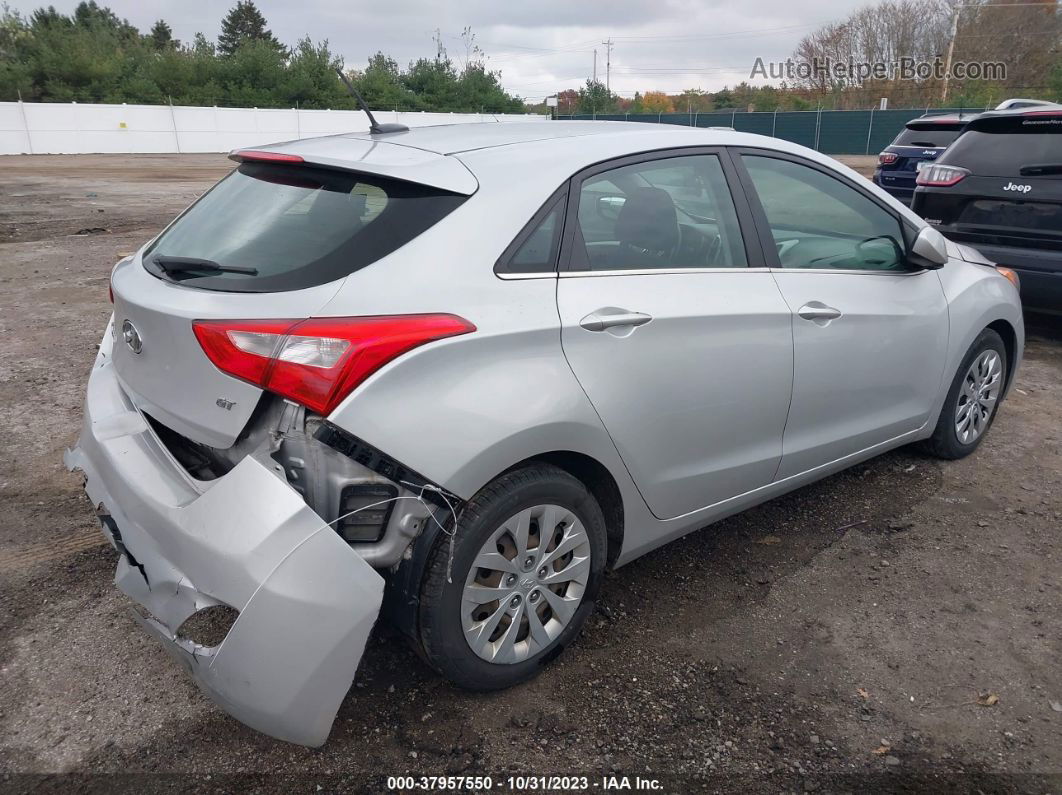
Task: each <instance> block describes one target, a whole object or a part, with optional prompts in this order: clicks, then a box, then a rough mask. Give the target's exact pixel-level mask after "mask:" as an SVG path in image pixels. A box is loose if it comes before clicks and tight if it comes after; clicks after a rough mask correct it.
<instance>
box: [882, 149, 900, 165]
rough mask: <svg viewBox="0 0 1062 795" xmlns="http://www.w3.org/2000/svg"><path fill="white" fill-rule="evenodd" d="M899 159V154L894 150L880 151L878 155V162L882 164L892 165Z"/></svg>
mask: <svg viewBox="0 0 1062 795" xmlns="http://www.w3.org/2000/svg"><path fill="white" fill-rule="evenodd" d="M899 159H900V156H899V155H898V154H896V153H895V152H882V153H881V154H880V155H878V163H880V164H881V165H883V166H888V165H892V164H893V163H895V162H896V161H897V160H899Z"/></svg>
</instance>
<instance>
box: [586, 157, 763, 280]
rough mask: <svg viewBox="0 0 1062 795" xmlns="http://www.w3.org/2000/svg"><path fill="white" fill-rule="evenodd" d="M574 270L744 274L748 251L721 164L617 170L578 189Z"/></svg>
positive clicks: (686, 161) (674, 162)
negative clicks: (717, 270) (733, 270)
mask: <svg viewBox="0 0 1062 795" xmlns="http://www.w3.org/2000/svg"><path fill="white" fill-rule="evenodd" d="M577 232H578V234H577V235H576V238H575V242H574V246H573V248H574V250H573V252H572V261H571V263H570V265H569V267H570V268H571V270H661V269H672V268H744V267H746V265H747V260H746V258H745V247H744V243H743V241H742V237H741V229H740V227H739V225H738V218H737V212H736V210H735V207H734V200H733V198H732V197H731V195H730V188H729V186H728V184H727V180H726V176H725V174H724V172H723V168H722V165H721V164H720V162H719V158H718V156H716V155H714V154H708V155H680V156H677V157H668V158H660V159H654V160H647V161H643V162H639V163H633V164H631V165H626V166H619V167H617V168H614V169H611V170H609V171H604V172H601V173H599V174H595V175H592V176H589V177H587V178H586V179H585V180H584V181H583V182H582V184H581V186H580V189H579V213H578V229H577Z"/></svg>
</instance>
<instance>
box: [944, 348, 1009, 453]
mask: <svg viewBox="0 0 1062 795" xmlns="http://www.w3.org/2000/svg"><path fill="white" fill-rule="evenodd" d="M1006 374H1007V348H1006V346H1005V345H1004V344H1003V339H1002V337H1000V336H999V334H997V333H996V332H995V331H994V330H993V329H990V328H986V329H985V330H984V331H982V332H981V333H980V334H979V335H978V337H977V339H976V340H974V342H973V345H971V346H970V349H969V350H968V351H967V352H966V356H964V357H963V360H962V362H961V363H960V364H959V367H958V370H957V371H956V373H955V377H954V379H953V380H952V382H951V387H950V388H949V389H948V396H947V397H946V398H945V399H944V406H943V408H942V409H941V411H940V416H939V417H938V419H937V425H936V428H935V429H934V430H933V435H932V436H931V437H929V438H928V439H926V441H925V442H924V447H925V449H926V450H927V451H928V452H929V453H930V454H932V455H935V456H937V457H938V458H945V459H956V458H963V457H964V456H968V455H969V454H970V453H972V452H973V451H974V450H976V449H977V446H978V445H979V444H980V443H981V440H982V439H984V437H985V433H986V432H987V431H988V429H989V427H990V426H991V425H992V421H993V420H994V419H995V418H996V413H997V411H998V409H999V401H1000V398H1001V397H1002V396H1003V388H1004V385H1005V383H1006V377H1007V376H1006Z"/></svg>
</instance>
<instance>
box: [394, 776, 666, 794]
mask: <svg viewBox="0 0 1062 795" xmlns="http://www.w3.org/2000/svg"><path fill="white" fill-rule="evenodd" d="M387 789H388V790H389V791H392V792H406V791H416V790H419V791H434V792H452V791H461V790H467V791H472V792H483V791H490V790H493V789H497V790H498V791H500V792H506V791H508V792H556V791H562V792H563V791H568V792H577V791H582V790H597V791H600V792H621V791H641V792H660V791H662V790H663V785H662V784H661V782H660V781H658V780H657V779H654V778H642V777H641V776H620V775H611V776H600V777H593V778H592V777H590V776H507V777H505V778H504V779H501V780H499V781H495V780H494V779H493V778H492V777H491V776H388V777H387Z"/></svg>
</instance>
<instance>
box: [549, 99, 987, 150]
mask: <svg viewBox="0 0 1062 795" xmlns="http://www.w3.org/2000/svg"><path fill="white" fill-rule="evenodd" d="M927 112H928V113H930V114H932V115H936V114H944V113H962V114H970V115H973V114H976V113H980V112H981V109H980V108H972V109H971V108H929V109H926V108H903V109H899V110H824V111H821V112H819V111H813V110H811V111H783V112H779V113H765V112H753V113H748V112H745V111H742V110H716V111H710V112H708V113H699V112H694V113H630V114H626V113H611V114H598V115H597V116H594V115H592V114H576V115H573V116H561V117H559V118H560V119H573V120H582V119H594V118H596V119H597V120H599V121H601V120H612V121H641V122H652V123H657V124H676V125H681V126H693V127H733V128H734V129H735V130H738V131H739V132H750V133H757V134H759V135H774V136H776V137H778V138H782V139H784V140H786V141H793V142H794V143H798V144H801V145H803V146H807V147H809V148H812V149H818V150H819V151H820V152H824V153H826V154H831V155H863V154H868V155H876V154H877V153H878V152H880V151H881V150H882V149H884V148H885V147H887V146H888V145H889V144H891V143H892V141H893V139H894V138H895V137H896V136H897V135H898V134H899V132H900V131H901V130H902V129H903V126H904V125H905V124H906V123H907V122H909V121H910V120H911V119H916V118H918V117H919V116H923V115H925V114H926V113H927Z"/></svg>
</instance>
